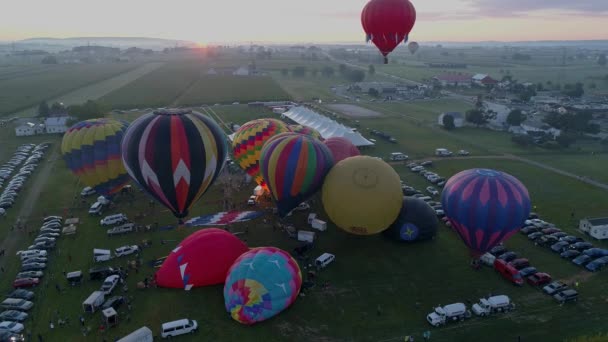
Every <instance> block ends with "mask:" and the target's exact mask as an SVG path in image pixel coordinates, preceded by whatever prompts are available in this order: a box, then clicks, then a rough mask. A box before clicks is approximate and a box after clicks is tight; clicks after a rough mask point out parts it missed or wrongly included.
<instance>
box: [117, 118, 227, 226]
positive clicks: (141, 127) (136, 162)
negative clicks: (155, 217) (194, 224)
mask: <svg viewBox="0 0 608 342" xmlns="http://www.w3.org/2000/svg"><path fill="white" fill-rule="evenodd" d="M226 151H227V146H226V135H225V134H224V132H223V131H222V129H221V128H220V127H219V126H218V125H217V124H216V123H215V122H214V121H213V120H211V119H210V118H209V117H207V116H205V115H203V114H201V113H198V112H194V111H191V110H162V111H155V112H153V113H149V114H145V115H143V116H141V117H140V118H138V119H137V120H135V121H134V122H133V123H132V124H131V126H129V129H128V130H127V132H126V133H125V137H124V139H123V142H122V159H123V162H124V164H125V167H126V169H127V171H128V172H129V175H130V176H131V178H133V180H134V181H136V182H137V183H138V184H139V185H140V186H141V188H143V189H144V190H145V191H146V192H147V193H148V194H150V195H151V196H152V197H154V198H155V199H156V200H157V201H159V202H160V203H162V204H163V205H164V206H166V207H167V208H169V210H171V212H173V215H175V216H176V217H177V218H179V219H180V220H181V219H182V218H184V217H186V216H188V210H189V209H190V207H192V205H193V204H194V203H195V202H196V201H197V200H198V199H199V198H201V196H203V195H204V194H205V192H206V191H207V190H208V189H209V187H210V186H211V185H212V184H213V182H214V181H215V179H216V178H217V177H218V176H219V174H220V172H221V171H222V167H223V166H224V164H225V161H226Z"/></svg>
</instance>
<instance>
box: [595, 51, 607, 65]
mask: <svg viewBox="0 0 608 342" xmlns="http://www.w3.org/2000/svg"><path fill="white" fill-rule="evenodd" d="M597 64H599V65H601V66H606V54H605V53H602V54H601V55H600V57H599V58H598V59H597Z"/></svg>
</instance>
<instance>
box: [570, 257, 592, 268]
mask: <svg viewBox="0 0 608 342" xmlns="http://www.w3.org/2000/svg"><path fill="white" fill-rule="evenodd" d="M592 260H593V258H592V257H590V256H589V255H587V254H581V255H579V256H577V257H576V258H574V259H572V263H573V264H575V265H578V266H585V265H587V263H589V262H591V261H592Z"/></svg>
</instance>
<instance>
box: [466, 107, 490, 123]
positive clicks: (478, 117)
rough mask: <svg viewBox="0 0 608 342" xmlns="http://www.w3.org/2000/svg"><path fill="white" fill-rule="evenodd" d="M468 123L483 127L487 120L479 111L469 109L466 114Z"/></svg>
mask: <svg viewBox="0 0 608 342" xmlns="http://www.w3.org/2000/svg"><path fill="white" fill-rule="evenodd" d="M466 119H467V121H468V122H470V123H472V124H475V125H477V126H481V125H485V124H486V123H488V118H487V117H486V116H485V115H484V114H483V111H481V110H479V109H471V110H469V111H468V112H467V114H466Z"/></svg>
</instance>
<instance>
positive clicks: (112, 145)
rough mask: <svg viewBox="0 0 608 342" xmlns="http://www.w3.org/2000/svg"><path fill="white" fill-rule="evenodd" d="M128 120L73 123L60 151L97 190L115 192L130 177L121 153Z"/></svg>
mask: <svg viewBox="0 0 608 342" xmlns="http://www.w3.org/2000/svg"><path fill="white" fill-rule="evenodd" d="M128 125H129V124H128V123H127V122H126V121H118V120H114V119H106V118H101V119H92V120H86V121H82V122H79V123H77V124H75V125H74V126H72V127H70V129H68V130H67V132H66V133H65V134H64V136H63V141H62V142H61V153H62V154H63V159H64V160H65V162H66V164H67V166H68V168H69V169H70V170H71V171H72V173H74V174H75V175H76V176H78V177H79V178H80V180H81V181H82V182H83V183H84V184H85V185H86V186H90V187H92V188H93V189H94V190H95V191H96V192H97V193H98V194H100V195H103V196H108V197H109V196H112V195H113V194H115V193H117V192H118V191H120V189H122V188H123V187H124V186H125V185H126V184H127V183H128V182H129V180H130V178H129V175H128V174H127V171H126V170H125V167H124V166H123V163H122V160H121V157H120V143H121V141H122V139H123V136H124V134H125V131H126V130H127V126H128Z"/></svg>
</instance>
